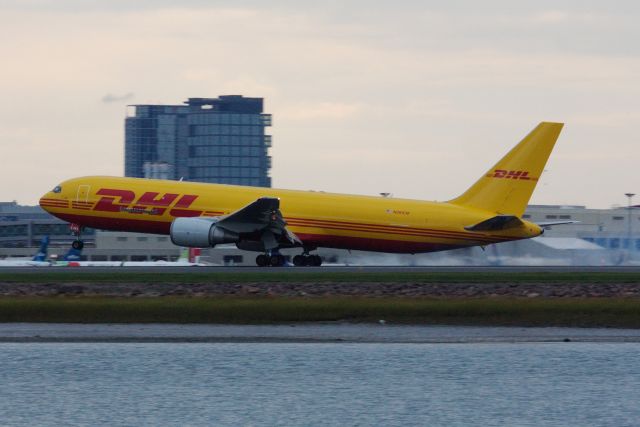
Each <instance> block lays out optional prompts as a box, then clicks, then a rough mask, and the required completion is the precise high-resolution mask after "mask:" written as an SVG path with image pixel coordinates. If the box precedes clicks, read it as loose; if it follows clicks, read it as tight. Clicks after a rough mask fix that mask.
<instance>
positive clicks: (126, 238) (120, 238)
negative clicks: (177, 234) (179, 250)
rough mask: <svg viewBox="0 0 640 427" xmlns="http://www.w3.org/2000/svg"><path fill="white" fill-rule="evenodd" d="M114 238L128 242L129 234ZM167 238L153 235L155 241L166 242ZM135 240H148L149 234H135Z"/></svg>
mask: <svg viewBox="0 0 640 427" xmlns="http://www.w3.org/2000/svg"><path fill="white" fill-rule="evenodd" d="M152 237H153V236H152ZM116 240H117V241H118V242H128V241H129V236H117V237H116ZM168 240H169V238H168V237H166V236H155V241H156V242H167V241H168ZM136 241H137V242H148V241H149V236H136Z"/></svg>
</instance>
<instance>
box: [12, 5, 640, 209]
mask: <svg viewBox="0 0 640 427" xmlns="http://www.w3.org/2000/svg"><path fill="white" fill-rule="evenodd" d="M638 5H640V3H638V2H634V1H617V2H603V1H584V0H581V1H535V2H534V1H529V2H526V1H519V2H514V1H483V2H477V1H447V2H428V1H378V2H371V1H345V0H343V1H325V2H300V1H291V2H285V1H282V2H277V1H269V2H264V1H254V2H250V1H238V0H236V1H229V2H216V1H184V0H183V1H180V2H175V1H130V0H127V1H119V0H109V1H106V0H105V1H90V0H77V1H71V0H51V1H43V0H15V1H10V0H9V1H3V0H0V54H1V55H2V56H1V57H2V63H1V66H0V95H1V96H0V143H1V144H2V145H1V147H2V150H1V151H0V158H1V159H2V160H1V161H2V167H1V168H0V179H1V182H2V183H3V184H2V185H1V186H0V200H5V201H6V200H17V201H18V202H20V203H25V204H33V203H36V202H37V199H38V198H39V196H40V195H41V194H42V193H44V192H45V191H47V190H48V189H49V188H51V187H53V186H54V185H55V184H57V183H58V182H59V181H62V180H64V179H68V178H72V177H76V176H82V175H95V174H106V175H122V174H123V169H124V166H123V163H124V162H123V152H124V117H125V113H126V108H125V106H126V105H127V104H132V103H137V104H144V103H166V104H180V103H182V102H183V101H184V100H186V99H187V98H188V97H215V96H218V95H225V94H241V95H245V96H255V97H264V98H265V109H266V112H268V113H272V114H273V123H274V126H273V128H271V129H270V133H272V134H273V136H274V138H273V141H274V146H273V148H272V149H271V154H272V156H273V170H272V176H273V184H274V186H275V187H280V188H295V189H315V190H325V191H336V192H348V193H356V194H377V193H379V192H391V193H393V194H394V195H395V196H396V197H409V198H418V199H427V200H447V199H449V198H453V197H454V196H456V195H458V194H459V193H461V192H463V191H464V190H465V189H466V188H467V187H468V186H469V185H471V184H472V183H473V181H475V180H476V179H477V178H478V177H479V176H480V175H481V174H482V173H483V172H484V171H486V170H487V169H488V168H489V167H490V166H491V165H492V164H493V163H494V162H495V161H496V160H498V159H499V158H500V157H501V156H502V155H503V154H504V153H506V152H507V151H508V150H509V149H510V148H511V147H512V146H513V145H514V144H515V143H517V142H518V141H519V140H520V139H521V138H522V137H523V136H524V135H525V134H526V133H527V132H529V131H530V130H531V129H532V128H533V127H534V126H535V125H536V124H537V123H538V122H540V121H543V120H548V121H562V122H565V123H566V126H565V129H564V131H563V133H562V135H561V136H560V140H559V141H558V144H557V145H556V149H555V151H554V152H553V153H552V155H551V159H550V161H549V163H548V164H547V170H546V172H545V174H544V175H543V178H542V179H541V181H540V183H539V185H538V188H537V190H536V192H535V193H534V196H533V199H532V200H531V203H536V204H581V205H587V206H589V207H609V206H611V205H612V204H625V203H626V198H625V197H624V195H623V194H624V193H625V192H637V193H639V194H640V173H639V172H638V160H639V158H638V154H639V153H640V145H639V142H640V141H639V137H638V126H639V125H640V43H639V42H638V41H639V40H640V25H638V22H640V6H638ZM636 200H637V201H640V196H638V198H637V199H636Z"/></svg>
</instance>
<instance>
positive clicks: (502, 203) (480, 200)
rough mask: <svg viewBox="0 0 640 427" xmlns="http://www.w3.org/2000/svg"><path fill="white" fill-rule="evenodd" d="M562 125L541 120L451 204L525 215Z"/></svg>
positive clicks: (505, 213) (506, 213)
mask: <svg viewBox="0 0 640 427" xmlns="http://www.w3.org/2000/svg"><path fill="white" fill-rule="evenodd" d="M562 126H563V123H550V122H542V123H540V124H539V125H538V126H536V128H535V129H534V130H532V131H531V133H529V135H527V136H526V137H525V138H524V139H523V140H522V141H520V143H519V144H518V145H516V146H515V147H514V148H513V149H512V150H511V151H509V153H507V155H506V156H504V157H503V158H502V159H501V160H500V161H499V162H498V163H496V165H495V166H494V167H492V168H491V169H489V171H488V172H487V173H486V174H484V175H483V176H482V177H481V178H480V179H479V180H478V181H477V182H476V183H475V184H473V186H471V188H469V189H468V190H467V191H466V192H465V193H464V194H463V195H461V196H460V197H458V198H456V199H453V200H451V201H450V202H449V203H454V204H456V205H462V206H468V207H472V208H477V209H483V210H487V211H491V212H496V213H499V214H504V215H516V216H518V217H520V216H522V214H523V213H524V211H525V209H526V207H527V204H528V203H529V199H530V198H531V194H532V193H533V190H534V189H535V188H536V184H537V183H538V180H539V179H540V175H541V174H542V171H543V170H544V166H545V164H546V163H547V159H548V158H549V154H551V150H552V149H553V146H554V145H555V143H556V140H557V139H558V136H559V135H560V131H561V130H562Z"/></svg>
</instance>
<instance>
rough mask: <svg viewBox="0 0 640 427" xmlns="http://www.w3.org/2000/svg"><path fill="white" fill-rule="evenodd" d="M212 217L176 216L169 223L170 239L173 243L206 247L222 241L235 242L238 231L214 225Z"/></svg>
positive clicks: (237, 238)
mask: <svg viewBox="0 0 640 427" xmlns="http://www.w3.org/2000/svg"><path fill="white" fill-rule="evenodd" d="M216 222H217V221H216V220H215V219H213V218H200V217H191V218H176V219H174V220H173V222H172V223H171V231H170V232H169V235H170V236H171V241H172V242H173V244H174V245H178V246H187V247H192V248H207V247H210V246H215V245H219V244H222V243H236V242H238V241H239V240H240V236H239V235H238V233H234V232H233V231H229V230H227V229H225V228H222V227H219V226H217V225H216Z"/></svg>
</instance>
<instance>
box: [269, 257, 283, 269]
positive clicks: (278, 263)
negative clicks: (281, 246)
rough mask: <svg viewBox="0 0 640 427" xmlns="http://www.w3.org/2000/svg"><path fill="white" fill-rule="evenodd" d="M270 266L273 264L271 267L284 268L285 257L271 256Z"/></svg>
mask: <svg viewBox="0 0 640 427" xmlns="http://www.w3.org/2000/svg"><path fill="white" fill-rule="evenodd" d="M269 264H271V267H282V266H283V265H284V257H283V256H282V255H271V258H270V259H269Z"/></svg>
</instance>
